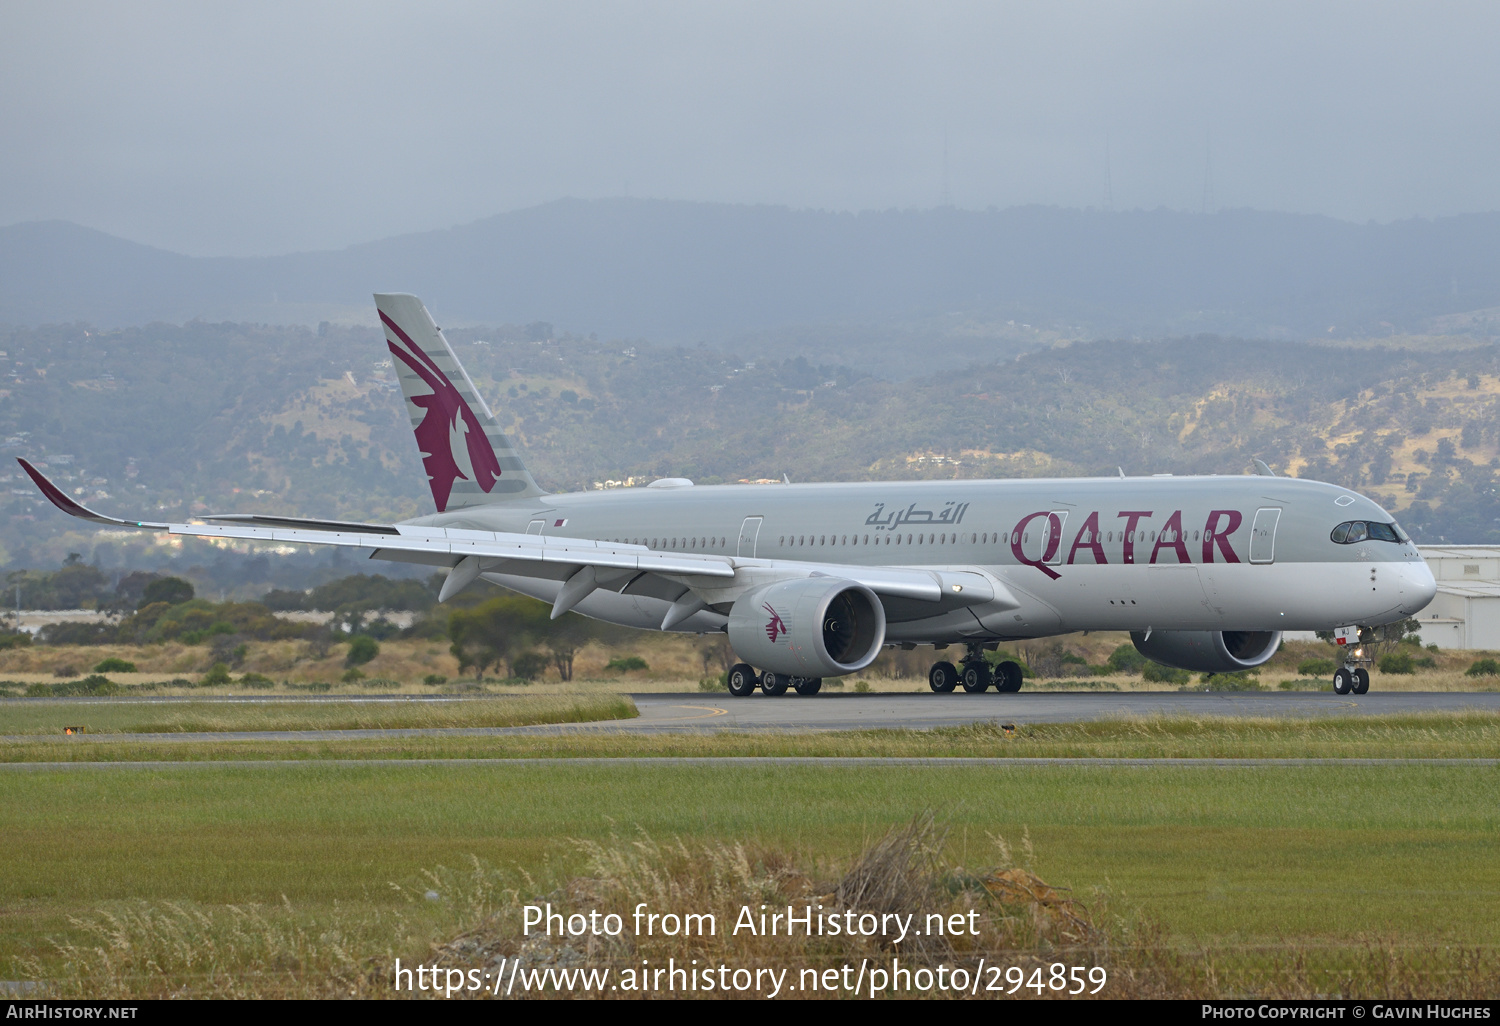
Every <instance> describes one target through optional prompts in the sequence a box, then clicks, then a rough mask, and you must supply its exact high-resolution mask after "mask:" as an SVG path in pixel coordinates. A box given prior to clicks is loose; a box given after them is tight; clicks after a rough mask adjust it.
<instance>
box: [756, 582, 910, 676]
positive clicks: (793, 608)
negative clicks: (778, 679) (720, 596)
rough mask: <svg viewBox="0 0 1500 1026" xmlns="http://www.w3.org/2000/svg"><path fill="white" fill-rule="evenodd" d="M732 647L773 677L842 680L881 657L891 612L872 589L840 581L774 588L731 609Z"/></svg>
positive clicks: (759, 591)
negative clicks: (838, 678)
mask: <svg viewBox="0 0 1500 1026" xmlns="http://www.w3.org/2000/svg"><path fill="white" fill-rule="evenodd" d="M729 643H730V644H731V645H732V646H734V651H735V653H736V654H738V655H739V657H740V658H741V659H743V660H745V661H746V662H747V663H750V664H752V665H754V666H757V667H760V668H761V669H764V670H770V671H772V672H773V673H784V674H786V675H788V676H791V677H838V676H840V675H842V674H845V673H854V672H856V671H858V670H863V669H864V668H865V667H866V666H869V665H870V664H871V663H873V662H874V661H875V657H876V656H878V655H879V654H880V646H881V645H882V644H884V643H885V607H884V606H882V605H881V604H880V600H879V599H878V598H876V597H875V593H874V592H873V591H871V590H870V589H869V588H866V587H865V586H864V585H862V584H856V583H855V582H853V581H844V580H840V579H838V578H836V577H806V578H803V579H801V580H796V581H782V582H781V583H780V584H768V585H766V586H765V587H763V588H756V589H755V590H754V591H751V592H748V593H746V594H745V595H742V596H741V597H740V598H739V599H738V600H737V601H736V602H735V604H734V606H733V607H732V608H731V609H730V610H729Z"/></svg>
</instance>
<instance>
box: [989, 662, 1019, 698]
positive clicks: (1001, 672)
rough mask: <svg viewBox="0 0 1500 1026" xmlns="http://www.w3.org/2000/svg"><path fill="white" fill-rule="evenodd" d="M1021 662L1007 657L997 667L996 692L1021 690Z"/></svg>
mask: <svg viewBox="0 0 1500 1026" xmlns="http://www.w3.org/2000/svg"><path fill="white" fill-rule="evenodd" d="M1021 680H1022V677H1021V664H1020V663H1015V662H1011V661H1010V660H1009V659H1007V660H1006V661H1005V662H1003V663H1001V664H1000V665H999V666H997V667H995V692H996V693H997V694H1000V693H1004V694H1014V693H1015V692H1017V691H1020V690H1021Z"/></svg>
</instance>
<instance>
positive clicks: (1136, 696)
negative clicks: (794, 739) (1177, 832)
mask: <svg viewBox="0 0 1500 1026" xmlns="http://www.w3.org/2000/svg"><path fill="white" fill-rule="evenodd" d="M631 697H632V698H633V699H634V701H635V704H636V707H637V708H638V709H639V710H640V716H639V717H638V718H636V719H631V720H603V721H598V722H594V723H558V724H548V725H545V726H534V727H450V728H436V729H403V730H295V731H293V730H276V731H212V732H207V731H205V732H194V733H170V734H124V733H121V734H82V735H76V736H74V737H70V738H68V739H67V741H68V742H69V743H79V744H98V743H110V742H118V741H144V742H186V741H325V740H338V739H355V738H414V737H504V736H507V735H532V736H536V735H543V736H546V735H559V734H574V733H629V734H653V733H684V732H697V731H744V732H750V731H767V730H788V731H806V730H873V729H881V728H885V729H890V728H911V729H923V728H930V727H941V726H957V725H962V724H966V723H982V722H987V721H990V720H994V721H996V722H1000V723H1018V724H1025V723H1067V722H1077V721H1081V720H1096V719H1107V718H1121V717H1146V716H1174V717H1183V716H1187V717H1197V716H1287V717H1295V718H1301V719H1309V718H1313V717H1318V716H1361V715H1400V714H1403V713H1415V712H1442V711H1446V712H1456V711H1460V710H1466V709H1473V710H1482V711H1487V712H1500V692H1410V691H1406V692H1385V693H1380V692H1374V693H1371V694H1367V695H1361V696H1354V695H1347V696H1340V695H1333V694H1330V693H1327V692H1301V693H1297V692H1293V693H1284V692H1141V693H1125V694H1121V693H1110V694H1094V693H1067V692H1046V693H1041V692H1037V693H1030V694H1028V693H1026V692H1024V691H1023V692H1020V693H1017V694H1006V695H1000V694H994V693H988V692H987V693H984V694H979V695H969V694H963V693H957V694H948V695H934V694H864V695H859V694H839V695H816V696H813V697H802V696H798V695H793V694H787V695H782V696H780V697H777V698H769V697H766V696H765V695H761V694H759V693H757V694H756V695H753V696H751V697H750V698H739V699H737V698H731V697H729V696H728V695H724V696H720V695H716V694H702V695H696V694H691V693H680V692H679V693H670V694H636V695H632V696H631ZM334 700H336V699H334ZM23 701H24V700H23ZM50 701H72V700H67V699H53V700H50ZM77 701H79V703H80V704H82V703H84V702H90V703H92V702H109V701H111V700H110V699H80V700H77ZM322 701H325V702H326V701H329V699H322ZM44 737H45V738H51V737H53V735H36V734H31V735H10V736H7V737H3V738H0V740H4V741H36V740H41V739H42V738H44Z"/></svg>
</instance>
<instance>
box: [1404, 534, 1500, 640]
mask: <svg viewBox="0 0 1500 1026" xmlns="http://www.w3.org/2000/svg"><path fill="white" fill-rule="evenodd" d="M1421 553H1422V558H1423V559H1425V560H1427V565H1428V566H1430V567H1431V568H1432V576H1433V577H1435V578H1436V579H1437V594H1436V595H1435V596H1433V599H1432V603H1431V604H1430V605H1428V607H1427V608H1426V609H1424V610H1422V611H1421V612H1420V613H1418V614H1417V621H1418V622H1419V623H1421V625H1422V644H1424V645H1430V644H1435V645H1437V646H1438V647H1439V648H1483V649H1490V650H1497V649H1500V545H1423V546H1422V547H1421Z"/></svg>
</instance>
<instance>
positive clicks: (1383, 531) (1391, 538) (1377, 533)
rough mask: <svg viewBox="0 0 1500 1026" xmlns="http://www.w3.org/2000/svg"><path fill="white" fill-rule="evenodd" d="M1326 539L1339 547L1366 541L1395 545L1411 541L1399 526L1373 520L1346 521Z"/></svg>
mask: <svg viewBox="0 0 1500 1026" xmlns="http://www.w3.org/2000/svg"><path fill="white" fill-rule="evenodd" d="M1328 537H1329V539H1330V540H1331V541H1334V542H1337V543H1338V544H1340V545H1353V544H1354V543H1355V542H1362V541H1365V540H1366V539H1368V540H1370V541H1383V542H1397V543H1402V542H1409V541H1411V539H1410V538H1409V537H1407V534H1406V532H1405V531H1403V530H1401V525H1400V524H1396V523H1391V524H1382V523H1379V522H1378V521H1374V520H1350V521H1347V522H1346V523H1342V524H1340V525H1339V526H1337V527H1335V528H1334V529H1333V531H1332V532H1331V533H1330V534H1329V535H1328Z"/></svg>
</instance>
